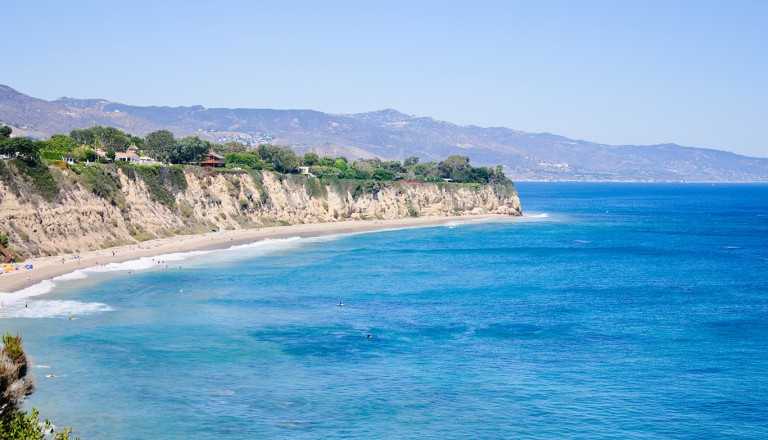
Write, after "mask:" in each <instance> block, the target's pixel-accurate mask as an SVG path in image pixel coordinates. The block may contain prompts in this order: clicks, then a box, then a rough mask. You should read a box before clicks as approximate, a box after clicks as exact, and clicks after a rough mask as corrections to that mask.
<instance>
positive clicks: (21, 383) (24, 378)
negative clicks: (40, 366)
mask: <svg viewBox="0 0 768 440" xmlns="http://www.w3.org/2000/svg"><path fill="white" fill-rule="evenodd" d="M2 341H3V346H2V348H0V438H2V439H7V440H42V439H51V438H52V439H56V440H66V439H69V436H70V435H71V434H72V430H71V429H64V430H62V431H59V432H56V431H55V430H54V428H53V426H52V425H51V423H50V422H49V421H48V420H45V421H44V422H40V414H39V413H38V411H37V409H34V408H33V409H32V412H31V413H30V414H28V413H26V412H24V411H22V410H21V404H22V402H23V401H24V399H25V398H26V397H27V396H29V395H30V394H32V392H33V391H34V390H35V383H34V381H33V380H32V376H31V375H30V374H29V367H30V364H29V360H28V359H27V355H26V353H25V351H24V347H22V345H21V337H20V336H19V335H12V334H10V333H5V334H3V337H2Z"/></svg>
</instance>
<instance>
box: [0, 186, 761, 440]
mask: <svg viewBox="0 0 768 440" xmlns="http://www.w3.org/2000/svg"><path fill="white" fill-rule="evenodd" d="M517 187H518V190H519V193H520V197H521V201H522V204H523V209H524V211H525V212H526V215H525V217H523V218H520V219H512V220H510V221H503V222H486V223H473V222H462V220H461V219H460V218H457V219H456V222H453V223H451V224H449V225H446V226H438V227H427V228H417V229H400V230H391V231H383V232H376V233H365V234H357V235H339V236H331V237H316V238H300V237H297V238H292V239H287V240H275V241H271V242H263V243H259V244H254V245H247V246H240V247H237V248H233V249H229V250H226V251H213V252H196V253H191V254H181V255H167V256H161V257H158V259H156V260H154V261H153V260H152V259H144V260H140V261H135V262H130V263H123V264H121V265H115V266H112V267H110V268H107V269H105V270H102V271H95V270H90V272H84V273H80V274H74V275H69V276H66V277H64V279H57V280H55V281H54V283H50V282H49V283H46V284H44V285H40V286H37V287H34V288H32V289H31V290H28V291H26V292H24V293H22V294H21V295H22V296H25V297H26V298H27V299H26V300H27V301H28V302H29V307H28V308H26V309H24V310H22V309H21V308H15V309H14V308H11V309H8V308H6V309H5V310H4V314H3V315H0V316H2V319H1V320H0V330H2V331H13V332H20V333H21V334H22V337H23V340H24V345H25V347H26V349H27V351H28V352H29V354H30V355H31V356H32V357H33V359H34V362H35V364H36V367H35V368H34V372H35V374H36V377H37V384H38V387H37V391H36V392H35V393H34V394H33V395H32V397H31V398H30V400H29V402H28V404H27V407H32V406H34V407H37V408H39V409H40V411H41V414H42V416H43V417H45V418H48V419H50V420H51V421H52V422H54V424H56V425H57V426H59V427H64V426H72V427H74V429H75V434H76V435H78V436H80V437H81V438H83V439H188V438H195V439H250V438H253V439H271V438H281V439H282V438H291V439H317V438H328V439H360V438H386V439H390V438H392V439H401V438H419V439H446V438H447V439H459V438H461V439H466V438H473V439H475V438H476V439H510V438H541V439H549V438H622V439H632V438H637V439H658V438H676V439H701V438H707V439H716V438H728V439H734V438H736V439H738V438H741V439H761V438H768V185H747V184H738V185H737V184H733V185H721V184H715V185H711V184H594V183H589V184H588V183H580V184H577V183H568V184H565V183H519V184H518V185H517ZM157 260H160V261H162V263H158V262H157ZM166 265H167V266H168V268H166V267H165V266H166ZM129 270H130V273H129ZM44 292H47V293H44ZM70 317H76V318H77V320H70V319H68V318H70ZM51 375H53V376H55V377H47V376H51Z"/></svg>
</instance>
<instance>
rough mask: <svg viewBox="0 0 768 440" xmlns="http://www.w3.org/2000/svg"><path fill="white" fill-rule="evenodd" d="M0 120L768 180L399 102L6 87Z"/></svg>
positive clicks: (541, 173)
mask: <svg viewBox="0 0 768 440" xmlns="http://www.w3.org/2000/svg"><path fill="white" fill-rule="evenodd" d="M0 123H8V124H9V125H12V126H13V127H14V133H16V134H22V135H28V136H33V137H48V136H50V135H52V134H55V133H68V132H69V131H70V130H72V129H75V128H85V127H89V126H91V125H94V124H100V125H109V126H114V127H117V128H119V129H121V130H123V131H126V132H128V133H131V134H136V135H140V136H143V135H145V134H147V133H149V132H151V131H155V130H160V129H166V130H170V131H172V132H173V133H174V134H176V135H177V136H185V135H192V134H196V135H198V136H200V137H203V138H207V139H210V140H214V141H227V140H239V141H242V142H246V143H252V144H254V145H255V144H258V143H261V142H271V143H274V144H279V145H291V146H293V147H295V148H296V150H297V151H298V152H300V153H303V152H305V151H307V150H313V151H316V152H318V153H319V154H321V155H323V154H331V155H344V156H347V157H348V158H350V159H356V158H370V157H374V156H375V157H380V158H382V159H399V160H402V159H404V158H406V157H408V156H418V157H420V158H421V159H422V160H442V159H444V158H445V157H447V156H449V155H451V154H460V155H464V156H469V157H470V158H471V160H472V163H473V164H475V165H496V164H502V165H504V166H505V167H506V173H507V175H508V176H510V177H511V178H512V179H514V180H581V181H594V180H618V181H768V159H759V158H750V157H746V156H740V155H737V154H733V153H728V152H724V151H719V150H712V149H703V148H692V147H682V146H679V145H674V144H664V145H652V146H634V145H624V146H611V145H604V144H598V143H594V142H587V141H580V140H573V139H568V138H565V137H562V136H556V135H553V134H549V133H525V132H521V131H515V130H511V129H508V128H498V127H490V128H482V127H476V126H459V125H456V124H452V123H449V122H444V121H437V120H435V119H432V118H429V117H416V116H408V115H405V114H403V113H400V112H398V111H396V110H391V109H388V110H381V111H375V112H369V113H358V114H350V115H332V114H327V113H322V112H318V111H313V110H269V109H224V108H210V109H208V108H205V107H202V106H192V107H138V106H131V105H126V104H120V103H115V102H110V101H108V100H105V99H75V98H60V99H57V100H56V101H45V100H42V99H36V98H32V97H30V96H27V95H24V94H22V93H19V92H17V91H16V90H14V89H12V88H10V87H7V86H2V85H0Z"/></svg>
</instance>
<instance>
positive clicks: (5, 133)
mask: <svg viewBox="0 0 768 440" xmlns="http://www.w3.org/2000/svg"><path fill="white" fill-rule="evenodd" d="M12 132H13V129H12V128H11V127H9V126H7V125H3V126H2V127H0V138H6V139H7V138H9V137H11V133H12Z"/></svg>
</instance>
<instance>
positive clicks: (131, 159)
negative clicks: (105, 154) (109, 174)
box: [115, 152, 139, 163]
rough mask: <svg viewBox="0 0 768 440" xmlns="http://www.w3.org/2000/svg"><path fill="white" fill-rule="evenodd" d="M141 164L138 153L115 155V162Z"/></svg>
mask: <svg viewBox="0 0 768 440" xmlns="http://www.w3.org/2000/svg"><path fill="white" fill-rule="evenodd" d="M119 161H123V162H128V163H139V155H138V154H136V153H133V152H131V153H115V162H119Z"/></svg>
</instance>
